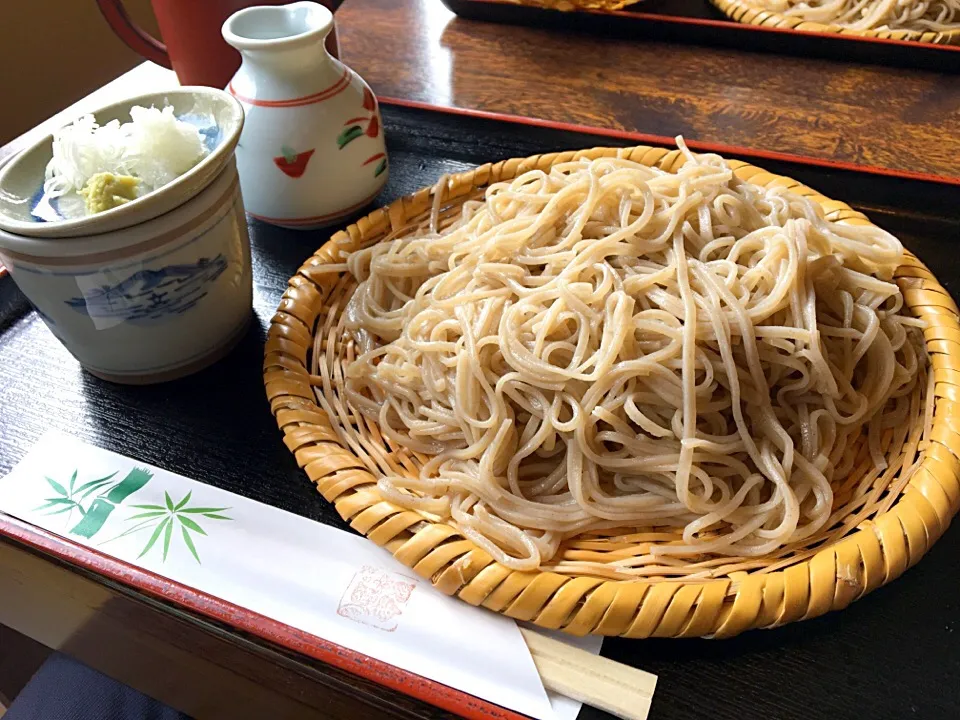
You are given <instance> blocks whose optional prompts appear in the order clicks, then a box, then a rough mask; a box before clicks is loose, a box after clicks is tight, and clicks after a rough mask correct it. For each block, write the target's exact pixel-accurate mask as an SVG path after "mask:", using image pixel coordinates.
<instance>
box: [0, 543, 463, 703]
mask: <svg viewBox="0 0 960 720" xmlns="http://www.w3.org/2000/svg"><path fill="white" fill-rule="evenodd" d="M0 587H3V589H4V592H3V602H2V603H0V623H2V624H3V625H6V626H8V627H10V628H13V629H14V630H16V631H17V632H19V633H21V634H23V635H25V636H27V637H30V638H32V639H33V640H35V641H36V642H39V643H42V644H43V645H45V646H47V647H50V648H54V649H57V650H60V651H62V652H64V653H66V654H68V655H71V656H73V657H75V658H77V659H78V660H80V661H81V662H84V663H86V664H87V665H89V666H91V667H93V668H94V669H96V670H99V671H100V672H102V673H104V674H106V675H108V676H110V677H113V678H114V679H116V680H119V681H120V682H123V683H125V684H127V685H130V686H131V687H133V688H135V689H137V690H139V691H141V692H143V693H145V694H147V695H150V696H151V697H154V698H156V699H158V700H160V701H161V702H164V703H166V704H168V705H170V706H172V707H175V708H177V709H179V710H181V711H183V712H186V713H188V714H189V715H191V716H192V717H196V718H201V719H202V720H221V719H222V720H235V719H237V718H276V719H277V720H323V719H327V718H340V719H343V720H360V719H362V718H368V717H382V718H393V719H394V720H404V719H406V720H410V719H412V718H443V717H451V716H449V715H446V714H445V713H441V712H439V711H435V710H434V709H432V708H430V707H429V706H427V705H425V704H423V703H418V702H416V701H414V700H412V699H411V698H407V697H404V696H401V695H399V694H397V693H390V692H388V691H386V690H385V689H384V688H381V687H378V686H376V685H374V684H373V683H369V682H365V681H363V680H360V679H359V678H357V677H354V676H351V675H348V674H346V673H343V672H341V671H338V670H337V669H336V668H332V667H330V666H327V665H324V664H322V663H311V662H309V661H306V660H304V659H303V658H299V659H296V660H295V659H294V658H293V657H291V656H290V655H288V654H287V653H285V652H284V651H282V650H280V649H279V648H270V647H269V646H267V645H264V644H262V643H260V642H257V641H255V640H254V639H252V638H246V637H243V636H240V635H239V634H236V633H231V634H229V636H228V635H227V634H226V633H225V632H223V631H222V630H221V629H220V628H218V627H217V626H216V625H214V624H211V623H209V622H204V621H201V620H200V619H199V618H196V617H195V616H192V615H190V614H189V613H185V612H183V611H175V610H173V609H172V608H170V607H168V606H164V605H162V604H160V603H157V602H156V601H151V600H149V599H147V598H143V597H141V598H134V597H132V594H131V593H130V592H129V591H124V590H123V589H121V588H119V587H116V586H114V587H111V586H110V585H109V584H106V583H103V582H102V581H98V580H96V579H94V578H91V577H86V576H84V575H83V574H81V573H78V572H77V571H76V569H75V568H71V567H70V566H67V565H64V564H61V563H57V562H53V561H51V560H50V559H49V558H44V557H42V556H38V555H35V554H33V553H32V552H29V551H27V550H26V549H24V548H22V547H18V546H17V545H16V544H15V543H11V542H7V541H3V540H0Z"/></svg>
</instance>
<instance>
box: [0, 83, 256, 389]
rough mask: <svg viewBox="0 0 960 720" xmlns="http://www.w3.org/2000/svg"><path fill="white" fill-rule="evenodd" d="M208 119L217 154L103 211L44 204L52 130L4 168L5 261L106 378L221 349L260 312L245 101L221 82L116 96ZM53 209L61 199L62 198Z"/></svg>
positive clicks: (156, 373) (190, 367) (140, 374)
mask: <svg viewBox="0 0 960 720" xmlns="http://www.w3.org/2000/svg"><path fill="white" fill-rule="evenodd" d="M134 105H140V106H144V107H150V106H151V105H154V106H156V107H163V106H165V105H172V106H173V108H174V112H175V114H176V115H177V116H178V117H180V118H181V119H185V118H188V117H199V118H203V122H204V123H208V122H209V124H206V125H205V127H204V130H202V131H201V132H202V134H203V135H204V137H205V143H206V144H207V147H208V150H209V152H208V154H207V156H206V157H205V158H203V159H202V160H201V161H200V162H199V163H198V164H197V165H196V166H194V167H193V168H192V169H191V170H189V171H187V172H186V173H185V174H183V175H181V176H180V177H178V178H176V179H175V180H173V181H172V182H170V183H169V184H167V185H164V186H163V187H161V188H159V189H157V190H155V191H153V192H151V193H149V194H147V195H144V196H143V197H141V198H138V199H136V200H133V201H132V202H129V203H127V204H125V205H120V206H118V207H115V208H113V209H111V210H107V211H105V212H102V213H97V214H95V215H89V216H85V217H79V218H75V219H60V220H58V219H56V218H54V219H52V220H47V221H41V220H39V219H38V218H37V217H36V215H35V214H34V213H35V207H36V205H37V199H38V197H39V194H40V193H39V189H40V187H41V186H42V185H43V179H44V168H45V167H46V164H47V162H48V161H49V160H50V157H51V154H52V150H51V143H52V141H53V138H52V137H51V136H49V135H48V136H47V137H45V138H43V139H41V140H40V141H38V142H37V143H35V144H34V145H33V146H31V147H30V148H28V149H27V150H25V151H24V152H23V153H22V154H21V155H20V156H18V157H17V158H16V159H14V160H13V161H12V162H11V163H10V164H9V165H7V166H6V167H4V169H3V171H2V172H0V262H2V263H3V264H4V265H5V266H6V267H7V269H8V270H9V271H10V274H11V276H12V277H13V280H14V281H15V282H16V284H17V286H18V287H19V288H20V290H21V291H22V292H23V294H24V295H26V297H27V299H28V300H29V301H30V302H31V304H32V305H33V306H34V308H36V310H37V312H38V314H39V315H40V317H41V318H42V319H43V321H44V323H45V324H46V325H47V327H48V328H49V329H50V331H51V332H52V333H53V334H54V335H55V336H56V337H57V338H58V339H59V340H60V341H61V342H62V343H63V344H64V345H65V346H66V348H67V350H69V351H70V352H71V353H72V354H73V355H74V356H75V357H76V358H77V359H78V360H79V361H80V363H81V364H82V365H83V366H84V367H85V368H86V369H87V370H89V371H90V372H91V373H93V374H94V375H97V376H98V377H101V378H104V379H107V380H111V381H114V382H120V383H128V384H141V383H151V382H160V381H163V380H170V379H173V378H176V377H180V376H183V375H186V374H188V373H190V372H193V371H195V370H199V369H201V368H203V367H205V366H207V365H209V364H211V363H212V362H214V361H215V360H217V359H218V358H220V357H221V356H222V355H224V354H225V353H226V352H227V351H228V350H229V349H230V348H231V347H232V346H233V345H234V344H235V343H236V341H237V340H239V338H240V337H241V336H242V335H243V333H244V332H245V331H246V328H247V326H248V325H249V322H250V318H251V317H252V274H251V266H250V241H249V237H248V235H247V224H246V218H245V216H244V211H243V200H242V198H241V195H240V186H239V178H238V175H237V169H236V163H235V162H234V158H233V151H234V147H235V145H236V143H237V139H238V137H239V135H240V130H241V128H242V126H243V111H242V109H241V108H240V106H239V105H238V104H237V102H236V101H235V100H234V99H233V98H232V97H230V96H229V95H228V94H227V93H225V92H223V91H222V90H215V89H212V88H180V89H177V90H170V91H166V92H162V93H152V94H150V95H143V96H140V97H136V98H131V99H129V100H125V101H123V102H119V103H114V104H112V105H109V106H107V107H105V108H102V109H100V110H99V111H96V112H94V113H93V115H94V116H95V117H96V119H97V121H98V122H99V123H100V124H101V125H102V124H104V123H106V122H108V121H110V120H113V119H115V118H116V119H119V120H121V122H123V121H126V120H129V110H130V108H131V107H132V106H134ZM54 209H55V210H56V208H55V207H54Z"/></svg>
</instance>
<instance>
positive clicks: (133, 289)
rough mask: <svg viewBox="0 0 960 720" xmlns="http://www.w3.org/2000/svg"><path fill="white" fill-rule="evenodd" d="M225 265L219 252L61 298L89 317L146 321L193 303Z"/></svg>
mask: <svg viewBox="0 0 960 720" xmlns="http://www.w3.org/2000/svg"><path fill="white" fill-rule="evenodd" d="M226 269H227V259H226V258H225V257H224V256H223V254H220V255H217V256H216V257H215V258H213V259H212V260H211V259H210V258H200V259H199V260H198V261H197V262H195V263H193V264H181V265H167V266H166V267H163V268H160V269H159V270H138V271H137V272H135V273H134V274H133V275H131V276H130V277H128V278H127V279H126V280H123V281H122V282H119V283H116V284H115V285H102V286H101V287H98V288H93V289H92V290H89V291H87V292H85V293H84V295H83V296H81V297H75V298H71V299H70V300H65V301H64V302H65V303H66V304H67V305H69V306H70V307H72V308H73V309H74V310H76V311H77V312H78V313H81V314H83V315H87V316H89V317H90V318H95V319H104V320H107V319H116V320H125V321H127V322H132V323H137V324H150V323H152V322H156V321H158V320H162V319H164V318H166V317H169V316H170V315H181V314H183V313H185V312H187V311H188V310H190V309H191V308H193V307H194V306H196V304H197V303H198V302H200V300H202V299H203V298H204V297H205V296H206V294H207V293H208V292H209V290H210V287H211V285H212V284H213V282H214V281H215V280H216V279H217V278H218V277H220V275H221V274H222V273H223V271H224V270H226Z"/></svg>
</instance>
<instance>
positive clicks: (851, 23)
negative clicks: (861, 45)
mask: <svg viewBox="0 0 960 720" xmlns="http://www.w3.org/2000/svg"><path fill="white" fill-rule="evenodd" d="M747 2H748V4H750V5H753V6H755V7H758V8H761V9H763V10H770V11H772V12H776V13H780V14H782V15H784V16H785V17H794V18H799V19H801V20H804V21H805V22H818V23H823V24H825V25H839V26H841V27H846V28H850V29H851V30H911V31H914V32H948V31H950V30H957V29H960V0H747Z"/></svg>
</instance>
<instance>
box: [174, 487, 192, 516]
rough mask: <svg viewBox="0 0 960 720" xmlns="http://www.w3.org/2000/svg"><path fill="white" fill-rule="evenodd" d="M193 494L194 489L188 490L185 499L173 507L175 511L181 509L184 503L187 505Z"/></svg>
mask: <svg viewBox="0 0 960 720" xmlns="http://www.w3.org/2000/svg"><path fill="white" fill-rule="evenodd" d="M191 495H193V491H192V490H191V491H190V492H188V493H187V494H186V495H185V496H184V498H183V500H181V501H180V502H178V503H177V505H176V507H175V508H173V511H174V512H177V511H178V510H180V509H181V508H183V506H184V505H186V504H187V503H188V502H190V496H191Z"/></svg>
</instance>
